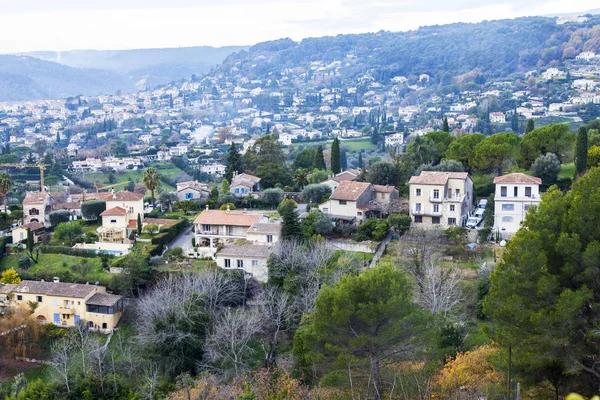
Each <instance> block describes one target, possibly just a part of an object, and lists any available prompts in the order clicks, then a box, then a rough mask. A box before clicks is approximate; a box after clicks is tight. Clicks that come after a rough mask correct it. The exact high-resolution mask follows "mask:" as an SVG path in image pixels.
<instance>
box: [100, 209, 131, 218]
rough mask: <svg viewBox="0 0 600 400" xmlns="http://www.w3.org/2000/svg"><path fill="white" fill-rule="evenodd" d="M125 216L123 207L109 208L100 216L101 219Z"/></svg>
mask: <svg viewBox="0 0 600 400" xmlns="http://www.w3.org/2000/svg"><path fill="white" fill-rule="evenodd" d="M125 215H127V210H126V209H124V208H123V207H113V208H109V209H108V210H105V211H104V212H103V213H102V214H100V216H101V217H112V216H125Z"/></svg>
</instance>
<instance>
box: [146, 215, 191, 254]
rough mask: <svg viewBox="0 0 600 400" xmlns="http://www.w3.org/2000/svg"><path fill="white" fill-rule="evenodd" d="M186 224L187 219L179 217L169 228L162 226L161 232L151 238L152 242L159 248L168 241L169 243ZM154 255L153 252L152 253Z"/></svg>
mask: <svg viewBox="0 0 600 400" xmlns="http://www.w3.org/2000/svg"><path fill="white" fill-rule="evenodd" d="M187 226H188V220H187V219H181V220H179V221H177V223H175V224H173V225H171V226H170V227H169V228H163V230H161V232H160V233H159V234H157V235H155V236H154V237H153V238H152V244H153V245H156V246H157V247H158V248H159V249H160V250H162V248H163V247H164V246H166V245H168V244H169V243H171V242H172V241H173V240H175V238H176V237H177V236H179V234H180V233H181V232H183V231H184V229H185V228H187ZM153 255H155V254H153Z"/></svg>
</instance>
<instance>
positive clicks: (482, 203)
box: [477, 199, 487, 210]
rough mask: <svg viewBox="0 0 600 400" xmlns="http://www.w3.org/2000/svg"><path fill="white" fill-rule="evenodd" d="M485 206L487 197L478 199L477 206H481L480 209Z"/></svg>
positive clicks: (483, 208)
mask: <svg viewBox="0 0 600 400" xmlns="http://www.w3.org/2000/svg"><path fill="white" fill-rule="evenodd" d="M486 206H487V199H481V200H479V203H478V204H477V208H481V209H482V210H485V207H486Z"/></svg>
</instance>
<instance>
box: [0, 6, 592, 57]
mask: <svg viewBox="0 0 600 400" xmlns="http://www.w3.org/2000/svg"><path fill="white" fill-rule="evenodd" d="M594 2H595V1H593V0H568V1H567V0H454V1H452V0H372V1H369V0H102V1H88V0H18V1H17V0H0V53H14V52H24V51H34V50H72V49H133V48H156V47H180V46H181V47H183V46H199V45H209V46H226V45H250V44H254V43H257V42H261V41H265V40H273V39H279V38H282V37H290V38H292V39H295V40H299V39H302V38H305V37H315V36H324V35H335V34H338V33H362V32H376V31H379V30H389V31H405V30H411V29H416V28H418V27H419V26H423V25H435V24H445V23H450V22H478V21H482V20H486V19H487V20H489V19H503V18H514V17H520V16H527V15H548V14H557V13H570V12H582V11H587V10H589V9H590V8H593V4H592V3H594Z"/></svg>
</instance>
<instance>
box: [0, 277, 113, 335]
mask: <svg viewBox="0 0 600 400" xmlns="http://www.w3.org/2000/svg"><path fill="white" fill-rule="evenodd" d="M33 303H35V304H37V307H36V309H35V312H34V313H33V316H34V317H35V318H36V319H37V320H38V321H40V322H42V323H53V324H55V325H57V326H62V327H71V326H75V325H77V324H79V323H84V324H86V325H87V326H88V327H90V328H92V329H97V330H100V331H109V330H111V329H113V328H115V327H116V326H117V324H118V323H119V320H120V319H121V316H122V315H123V310H124V307H123V298H122V297H121V296H116V295H112V294H107V293H106V288H105V287H104V286H98V285H88V284H80V283H63V282H59V281H58V279H55V281H54V282H44V281H41V282H40V281H22V282H21V283H19V284H6V285H4V284H0V305H4V306H5V307H14V308H17V307H26V308H30V304H33Z"/></svg>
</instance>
